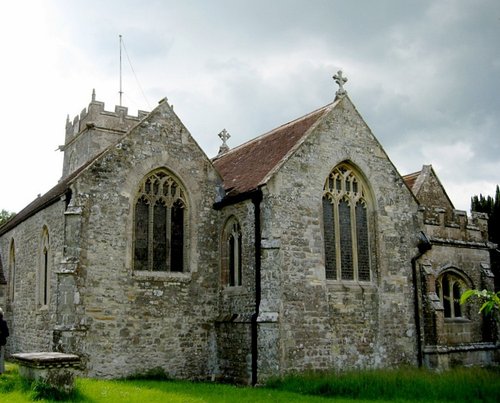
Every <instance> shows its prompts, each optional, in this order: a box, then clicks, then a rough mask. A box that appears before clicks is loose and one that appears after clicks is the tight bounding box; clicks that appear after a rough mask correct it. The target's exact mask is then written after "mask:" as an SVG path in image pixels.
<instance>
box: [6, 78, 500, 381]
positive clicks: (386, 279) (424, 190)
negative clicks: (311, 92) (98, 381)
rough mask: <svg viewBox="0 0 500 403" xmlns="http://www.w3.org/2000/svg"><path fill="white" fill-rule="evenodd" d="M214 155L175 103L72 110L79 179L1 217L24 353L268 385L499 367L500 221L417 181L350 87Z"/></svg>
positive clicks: (18, 345) (9, 296)
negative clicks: (497, 265) (497, 287)
mask: <svg viewBox="0 0 500 403" xmlns="http://www.w3.org/2000/svg"><path fill="white" fill-rule="evenodd" d="M334 78H335V79H336V81H337V83H338V84H339V90H338V91H337V93H336V97H335V100H334V101H333V102H332V103H330V104H328V105H326V106H324V107H322V108H319V109H317V110H315V111H312V112H310V113H308V114H305V115H304V116H302V117H299V118H298V119H295V120H293V121H291V122H288V123H285V124H283V125H281V126H279V127H277V128H275V129H273V130H271V131H269V132H267V133H265V134H263V135H261V136H259V137H256V138H255V139H253V140H251V141H248V142H246V143H244V144H242V145H240V146H238V147H235V148H233V149H229V147H228V146H227V145H226V140H227V138H228V135H227V133H226V132H225V131H223V132H222V133H221V138H222V139H223V141H224V142H223V146H222V147H221V150H220V153H219V155H217V156H216V157H215V158H213V159H210V158H208V157H207V155H206V154H205V153H204V152H203V150H202V149H201V148H200V147H199V145H198V144H197V143H196V140H195V139H194V138H193V137H192V136H191V134H190V133H189V131H188V129H187V128H186V126H184V124H183V123H182V122H181V121H180V119H179V118H178V117H177V115H176V114H175V113H174V111H173V109H172V107H171V106H170V105H169V103H168V101H167V100H166V99H164V100H162V101H160V103H159V105H158V106H157V107H156V108H155V109H154V110H153V111H151V112H149V113H147V112H142V111H139V112H138V116H129V115H128V110H127V108H126V107H122V106H117V107H115V111H114V112H110V111H106V110H105V109H104V104H103V103H102V102H99V101H96V98H95V93H94V94H93V95H92V100H91V102H90V104H89V106H88V108H86V109H84V110H83V111H82V112H81V114H80V115H79V116H77V117H76V118H75V119H74V120H73V121H69V120H68V121H67V123H66V138H65V144H64V146H61V147H60V148H61V150H62V151H63V152H64V163H63V169H62V177H61V179H60V181H59V182H58V183H57V184H56V185H55V186H54V187H53V188H52V189H51V190H50V191H48V192H47V193H46V194H44V195H42V196H40V197H38V198H37V199H36V200H34V201H33V202H32V203H31V204H29V205H28V206H27V207H26V208H25V209H23V210H22V211H20V212H19V213H18V214H17V215H16V216H15V217H14V218H13V219H11V220H10V221H9V222H7V223H6V224H4V225H3V226H2V227H1V228H0V283H1V284H0V305H1V306H3V307H4V310H5V312H6V314H5V316H6V318H7V320H8V323H9V326H10V329H11V337H10V338H9V341H8V345H7V355H9V354H12V353H17V352H35V351H61V352H67V353H75V354H78V355H79V356H80V357H81V359H82V370H81V371H82V375H85V376H90V377H103V378H117V377H123V376H127V375H131V374H137V373H144V372H146V371H148V370H151V369H158V368H161V369H162V370H163V371H165V372H166V373H167V374H168V375H170V376H172V377H175V378H187V379H204V380H206V379H209V380H210V379H211V380H221V381H228V382H238V383H245V384H256V383H258V382H262V381H264V380H265V379H266V378H268V377H269V376H273V375H280V374H286V373H289V372H292V371H302V370H310V369H317V370H345V369H363V368H387V367H397V366H401V365H412V366H427V367H430V368H439V369H442V368H449V367H451V366H456V365H472V364H478V365H483V364H492V363H494V362H496V361H497V360H498V358H499V349H498V344H497V328H496V324H494V323H492V322H491V321H490V320H489V319H488V318H487V317H485V318H483V317H481V316H480V315H479V314H478V313H477V312H478V308H479V306H478V305H477V304H469V305H460V304H459V303H458V299H459V297H460V295H461V293H462V292H463V291H464V290H465V289H467V288H490V289H492V287H493V275H492V273H491V271H490V258H489V250H490V249H491V248H493V247H494V246H495V245H492V244H491V243H488V238H487V216H486V215H484V214H479V213H476V214H475V213H473V214H472V217H468V216H467V215H466V213H465V212H463V211H458V210H455V209H454V207H453V204H452V202H451V200H450V199H449V198H448V196H447V194H446V191H445V189H444V188H443V186H442V185H441V183H440V181H439V179H438V177H437V175H436V173H435V172H434V170H433V168H432V167H431V166H430V165H425V166H423V168H422V170H421V171H419V172H416V173H412V174H410V175H407V176H401V175H400V174H399V172H398V171H397V169H396V167H395V166H394V165H393V164H392V162H391V160H390V159H389V157H388V156H387V154H386V152H385V151H384V149H383V148H382V146H381V145H380V143H379V142H378V141H377V139H376V138H375V136H374V135H373V134H372V132H371V130H370V128H369V127H368V126H367V124H366V123H365V121H364V120H363V118H362V117H361V115H360V114H359V112H358V111H357V110H356V108H355V106H354V105H353V103H352V102H351V100H350V99H349V97H348V95H347V94H346V92H345V90H344V88H343V84H344V82H345V79H344V78H343V77H342V74H341V73H340V72H339V74H337V75H336V76H334Z"/></svg>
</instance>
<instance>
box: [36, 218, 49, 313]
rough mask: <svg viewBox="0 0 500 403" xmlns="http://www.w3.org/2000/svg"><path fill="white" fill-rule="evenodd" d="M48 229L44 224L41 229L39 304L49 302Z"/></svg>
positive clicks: (44, 304) (42, 304) (43, 304)
mask: <svg viewBox="0 0 500 403" xmlns="http://www.w3.org/2000/svg"><path fill="white" fill-rule="evenodd" d="M49 254H50V242H49V230H48V228H47V227H46V226H44V227H43V230H42V238H41V248H40V264H39V269H38V303H39V305H41V306H46V305H48V304H49V280H50V271H49V262H50V260H49Z"/></svg>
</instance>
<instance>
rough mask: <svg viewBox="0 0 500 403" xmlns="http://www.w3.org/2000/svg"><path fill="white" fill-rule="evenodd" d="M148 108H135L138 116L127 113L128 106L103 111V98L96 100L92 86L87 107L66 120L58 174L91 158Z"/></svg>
mask: <svg viewBox="0 0 500 403" xmlns="http://www.w3.org/2000/svg"><path fill="white" fill-rule="evenodd" d="M148 113H149V112H145V111H138V114H137V115H138V116H129V115H128V108H127V107H124V106H118V105H116V106H115V111H114V112H110V111H105V110H104V102H100V101H96V96H95V90H93V91H92V101H91V102H90V104H89V106H88V108H87V109H83V110H82V112H81V113H80V115H77V116H76V117H75V118H74V119H73V122H70V120H69V117H68V119H67V120H66V138H65V144H64V145H63V146H59V149H60V150H61V151H64V162H63V172H62V178H61V179H64V178H66V177H67V176H68V175H70V174H71V173H72V172H74V171H76V170H77V169H78V168H80V167H82V166H83V165H85V163H86V162H88V161H90V160H92V159H93V158H94V157H95V156H96V155H98V154H99V153H100V152H101V151H103V150H105V149H106V147H108V146H109V145H110V144H112V143H113V142H114V141H116V140H118V139H119V138H120V137H121V136H122V135H124V134H125V133H127V132H128V131H129V130H130V129H131V128H132V127H133V126H135V125H136V124H138V123H139V122H140V121H141V120H142V119H143V118H144V117H145V116H147V114H148Z"/></svg>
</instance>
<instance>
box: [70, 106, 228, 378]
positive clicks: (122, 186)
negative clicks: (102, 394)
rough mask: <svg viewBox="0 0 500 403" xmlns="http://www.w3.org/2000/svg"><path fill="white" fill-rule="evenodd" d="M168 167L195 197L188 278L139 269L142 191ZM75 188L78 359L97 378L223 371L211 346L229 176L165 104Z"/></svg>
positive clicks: (196, 375) (190, 206)
mask: <svg viewBox="0 0 500 403" xmlns="http://www.w3.org/2000/svg"><path fill="white" fill-rule="evenodd" d="M159 167H165V168H166V169H168V170H169V171H170V172H171V173H172V174H173V175H174V176H175V177H176V178H178V180H179V181H180V183H181V184H182V185H183V187H184V188H185V190H186V194H187V196H186V197H187V199H188V202H187V204H188V217H187V220H188V222H189V225H188V227H187V231H188V234H187V237H186V239H187V240H188V246H187V251H188V252H187V256H186V258H187V264H186V270H185V272H182V273H179V272H146V271H141V272H139V271H134V270H133V265H132V260H133V259H132V256H133V228H134V224H133V220H134V218H133V213H134V207H133V206H134V203H135V197H136V193H137V191H138V186H139V183H140V182H141V180H142V179H143V178H144V177H145V176H146V175H147V174H148V173H149V172H151V171H153V170H155V169H157V168H159ZM74 189H75V192H74V205H75V207H76V206H78V207H79V208H80V209H81V211H82V212H81V220H82V236H81V246H80V250H81V254H80V257H79V268H78V272H79V277H78V284H77V286H78V289H79V294H80V300H79V301H75V304H76V305H77V306H76V307H75V312H76V313H77V315H76V317H75V328H77V327H78V326H76V325H77V324H83V325H84V327H85V328H86V329H87V332H86V336H85V339H84V341H83V342H82V343H81V344H80V351H79V352H78V353H80V354H82V355H83V357H84V359H85V360H86V362H87V371H88V375H90V376H98V377H120V376H125V375H130V374H133V373H137V372H144V371H145V370H147V369H152V368H156V367H161V368H163V370H164V371H165V372H166V373H168V374H169V375H170V376H174V377H179V378H206V377H207V376H209V374H211V373H213V372H214V370H215V369H214V368H215V366H216V363H215V360H214V357H215V349H216V347H215V345H214V343H213V342H211V340H214V338H215V329H214V323H215V319H216V317H217V290H218V288H217V284H218V281H219V269H218V268H219V259H218V257H219V248H218V241H217V240H218V237H219V233H220V229H221V227H222V218H221V217H220V215H219V214H218V213H217V212H216V211H215V210H213V208H212V204H213V202H214V201H215V200H217V197H218V195H219V194H220V178H219V177H218V174H217V173H216V172H215V171H214V169H213V168H212V166H211V164H210V161H209V160H208V159H207V158H206V156H205V155H204V153H203V152H202V151H201V149H200V148H199V147H198V145H197V144H196V143H195V142H194V140H193V139H192V138H191V136H190V135H189V133H188V132H187V130H186V129H185V128H184V126H183V125H182V124H181V123H180V121H179V120H178V119H177V117H176V116H175V115H174V113H173V112H172V110H171V109H170V107H169V106H168V105H167V104H166V102H165V103H163V104H162V105H160V106H159V107H158V108H157V109H156V110H155V111H154V112H152V114H151V115H149V116H148V120H147V121H144V122H143V123H142V124H141V125H140V126H138V127H136V128H135V129H134V130H132V132H131V133H129V134H127V135H126V136H125V137H124V138H123V139H122V140H121V141H120V143H119V144H118V145H117V146H116V147H114V148H112V149H110V150H108V151H107V152H106V153H105V154H104V155H103V156H102V157H100V158H99V159H98V161H96V163H94V164H93V165H92V166H91V167H90V168H89V169H88V170H86V171H85V172H83V173H82V174H81V175H80V176H79V178H78V179H77V182H76V183H75V184H74ZM65 331H66V333H68V332H71V326H67V327H66V330H65ZM75 337H79V336H78V334H75ZM68 338H69V336H68ZM71 352H73V351H71Z"/></svg>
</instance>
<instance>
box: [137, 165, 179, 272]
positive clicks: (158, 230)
mask: <svg viewBox="0 0 500 403" xmlns="http://www.w3.org/2000/svg"><path fill="white" fill-rule="evenodd" d="M186 214H187V203H186V196H185V192H184V190H183V189H182V187H181V185H180V183H179V182H178V180H177V179H175V178H174V177H173V176H172V175H171V174H170V173H169V172H167V171H166V170H158V171H155V172H153V173H151V174H150V175H148V176H147V177H146V178H145V179H144V180H143V181H142V182H141V185H140V189H139V194H138V196H137V199H136V203H135V215H134V269H135V270H150V271H178V272H182V271H184V266H185V261H186V259H185V253H186V252H185V249H186V240H185V235H186V229H185V226H186V222H187V220H186Z"/></svg>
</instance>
